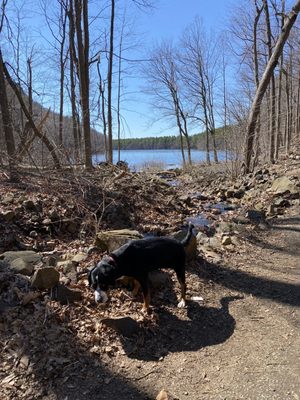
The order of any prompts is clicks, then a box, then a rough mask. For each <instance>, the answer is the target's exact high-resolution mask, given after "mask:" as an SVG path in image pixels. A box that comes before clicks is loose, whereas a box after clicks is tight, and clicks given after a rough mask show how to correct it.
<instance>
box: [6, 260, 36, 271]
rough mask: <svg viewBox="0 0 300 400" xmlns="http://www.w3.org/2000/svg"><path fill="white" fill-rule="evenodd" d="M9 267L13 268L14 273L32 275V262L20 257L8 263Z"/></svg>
mask: <svg viewBox="0 0 300 400" xmlns="http://www.w3.org/2000/svg"><path fill="white" fill-rule="evenodd" d="M10 267H11V269H13V270H14V271H15V272H16V273H18V274H22V275H32V273H33V269H34V267H33V264H31V263H29V262H27V261H26V260H23V259H22V258H16V259H15V260H13V261H12V262H11V263H10Z"/></svg>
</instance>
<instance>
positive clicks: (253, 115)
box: [245, 0, 300, 173]
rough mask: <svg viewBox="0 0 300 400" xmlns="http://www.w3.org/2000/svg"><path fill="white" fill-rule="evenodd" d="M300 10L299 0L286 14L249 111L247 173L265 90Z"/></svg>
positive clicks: (246, 148)
mask: <svg viewBox="0 0 300 400" xmlns="http://www.w3.org/2000/svg"><path fill="white" fill-rule="evenodd" d="M299 11H300V0H297V2H296V4H295V6H294V7H293V9H292V11H291V12H290V13H289V14H288V15H287V16H286V19H285V23H284V26H283V28H282V30H281V33H280V35H279V37H278V39H277V42H276V45H275V47H274V51H273V54H272V56H271V58H270V60H269V61H268V64H267V66H266V68H265V71H264V74H263V76H262V79H261V81H260V83H259V86H258V88H257V90H256V94H255V97H254V100H253V103H252V106H251V109H250V113H249V119H248V125H247V132H246V146H245V173H247V172H250V165H251V157H252V154H253V139H254V134H255V128H256V122H257V118H258V116H259V114H260V106H261V103H262V100H263V97H264V94H265V91H266V89H267V87H268V84H269V82H270V80H271V78H272V74H273V72H274V69H275V67H276V65H277V63H278V59H279V57H280V56H281V54H282V50H283V46H284V44H285V42H286V40H287V39H288V37H289V33H290V30H291V28H292V26H293V25H294V23H295V21H296V19H297V16H298V13H299Z"/></svg>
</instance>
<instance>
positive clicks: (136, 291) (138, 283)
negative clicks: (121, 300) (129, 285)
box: [131, 279, 141, 297]
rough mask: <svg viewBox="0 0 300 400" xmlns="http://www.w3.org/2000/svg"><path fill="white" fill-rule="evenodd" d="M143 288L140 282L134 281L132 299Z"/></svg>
mask: <svg viewBox="0 0 300 400" xmlns="http://www.w3.org/2000/svg"><path fill="white" fill-rule="evenodd" d="M140 288H141V284H140V282H139V281H137V280H136V279H134V280H133V289H132V293H131V294H132V297H136V296H137V294H138V292H139V290H140Z"/></svg>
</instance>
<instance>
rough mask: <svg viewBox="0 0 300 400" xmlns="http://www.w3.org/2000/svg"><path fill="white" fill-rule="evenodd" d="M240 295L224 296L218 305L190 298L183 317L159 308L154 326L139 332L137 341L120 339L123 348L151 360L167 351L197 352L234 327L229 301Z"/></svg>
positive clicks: (222, 337) (213, 343)
mask: <svg viewBox="0 0 300 400" xmlns="http://www.w3.org/2000/svg"><path fill="white" fill-rule="evenodd" d="M241 298H242V297H224V298H222V299H221V301H220V303H221V306H220V307H219V308H215V307H205V306H201V305H199V304H198V303H196V302H192V301H190V302H188V306H187V318H186V319H180V318H178V317H177V316H176V315H174V314H171V313H170V312H168V311H167V310H165V309H161V310H159V312H158V324H157V327H155V328H154V329H152V330H150V331H149V329H147V330H144V331H142V332H141V333H140V337H139V340H138V341H134V342H133V341H131V340H123V346H124V350H125V352H126V354H127V355H128V356H129V357H131V358H136V359H140V360H144V361H153V360H158V359H160V358H161V357H164V356H166V355H167V354H168V353H170V352H172V353H174V352H184V351H197V350H199V349H201V348H204V347H207V346H212V345H216V344H219V343H223V342H225V341H226V340H227V339H229V338H230V336H231V335H232V334H233V332H234V329H235V320H234V318H233V317H232V316H231V315H230V313H229V307H228V306H229V303H230V302H231V301H234V300H237V299H241Z"/></svg>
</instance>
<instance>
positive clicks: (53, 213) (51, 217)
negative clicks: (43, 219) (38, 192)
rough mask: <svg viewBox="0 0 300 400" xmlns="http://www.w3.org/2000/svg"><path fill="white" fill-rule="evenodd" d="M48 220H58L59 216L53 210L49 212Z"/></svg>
mask: <svg viewBox="0 0 300 400" xmlns="http://www.w3.org/2000/svg"><path fill="white" fill-rule="evenodd" d="M49 218H50V219H51V220H52V221H53V220H58V219H59V214H58V212H57V211H56V210H55V209H51V210H49Z"/></svg>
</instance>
